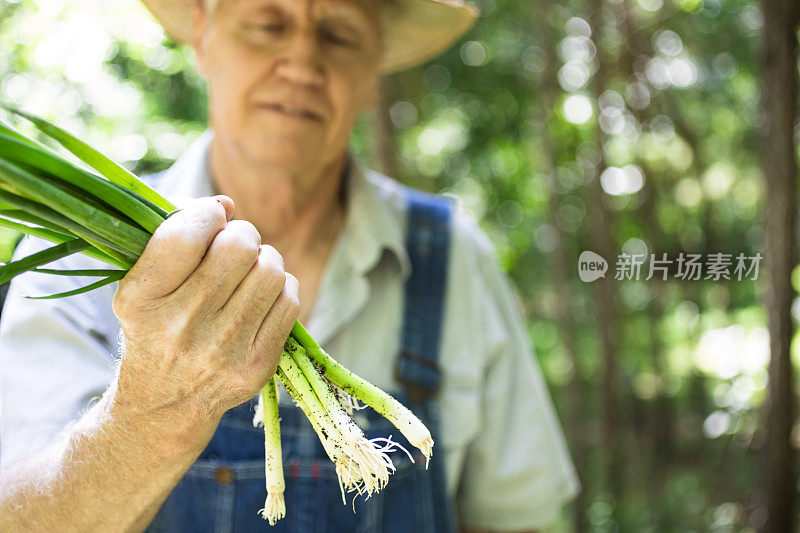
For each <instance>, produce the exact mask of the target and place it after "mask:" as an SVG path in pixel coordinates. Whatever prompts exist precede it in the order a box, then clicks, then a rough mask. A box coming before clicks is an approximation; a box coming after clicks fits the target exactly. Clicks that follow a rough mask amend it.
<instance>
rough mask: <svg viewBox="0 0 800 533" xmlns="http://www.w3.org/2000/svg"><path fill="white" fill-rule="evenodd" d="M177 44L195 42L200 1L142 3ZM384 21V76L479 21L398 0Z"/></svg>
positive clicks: (439, 2)
mask: <svg viewBox="0 0 800 533" xmlns="http://www.w3.org/2000/svg"><path fill="white" fill-rule="evenodd" d="M142 2H143V3H144V5H145V6H146V7H147V9H149V10H150V12H151V13H152V14H153V16H154V17H155V18H156V19H157V20H158V21H159V22H160V23H161V25H162V26H163V27H164V29H165V30H166V32H167V35H169V36H170V38H172V39H173V40H175V41H176V42H179V43H183V44H188V43H190V42H191V39H192V28H191V25H192V23H191V14H190V13H191V7H192V4H194V3H196V2H197V0H142ZM387 9H388V10H389V12H388V13H387V16H386V17H384V20H385V24H386V27H385V29H384V41H385V49H384V53H383V59H382V61H381V72H383V73H385V74H388V73H391V72H397V71H400V70H405V69H407V68H411V67H413V66H416V65H419V64H421V63H424V62H426V61H428V60H429V59H432V58H434V57H436V56H437V55H439V54H441V53H442V52H444V51H445V50H447V49H448V48H450V47H451V46H452V45H453V44H454V43H455V42H456V41H457V40H458V39H460V38H461V37H462V36H463V35H464V34H465V33H466V32H467V31H469V29H470V28H471V27H472V25H473V24H474V23H475V20H477V18H478V9H477V8H476V7H475V6H474V5H472V4H470V3H468V2H465V1H463V0H395V1H394V2H393V3H391V4H389V6H388V7H387Z"/></svg>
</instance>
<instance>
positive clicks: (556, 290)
mask: <svg viewBox="0 0 800 533" xmlns="http://www.w3.org/2000/svg"><path fill="white" fill-rule="evenodd" d="M479 5H480V7H481V10H482V13H483V16H482V19H481V21H480V23H479V24H478V26H477V27H476V28H475V29H474V30H473V31H471V33H469V35H468V36H467V37H466V38H465V39H464V40H462V42H460V43H459V44H458V46H456V47H454V48H453V49H452V50H451V51H449V52H448V53H447V54H446V55H444V56H442V57H440V58H438V59H437V60H436V61H434V62H432V63H430V64H428V65H425V66H423V67H420V68H416V69H414V70H410V71H407V72H404V73H401V74H398V75H394V76H391V77H389V78H387V79H386V80H385V91H384V95H385V96H384V101H383V102H382V103H381V105H380V106H379V107H378V108H376V110H375V112H374V113H371V114H369V115H366V116H364V117H363V118H362V120H361V121H360V122H359V124H358V126H357V128H356V131H355V132H354V135H353V141H352V144H353V149H354V151H355V152H356V153H358V154H360V155H361V156H362V157H364V158H365V159H367V160H368V161H370V162H371V164H373V165H374V166H375V167H377V168H379V169H382V170H384V171H386V172H387V173H389V174H391V175H393V176H396V177H398V178H399V179H402V180H403V181H405V182H407V183H410V184H412V185H414V186H417V187H420V188H423V189H427V190H431V191H438V192H443V193H447V194H451V195H453V196H455V197H457V198H458V200H459V204H460V206H461V208H462V209H464V210H465V211H467V212H468V213H470V214H471V215H473V216H474V217H475V218H476V219H478V220H480V221H481V224H482V226H483V227H484V229H485V230H486V231H487V232H488V233H489V234H490V236H491V238H492V240H493V241H494V243H495V244H496V245H497V249H498V254H499V256H500V259H501V261H502V264H503V265H504V267H505V268H506V269H507V270H508V272H509V274H510V276H511V277H512V278H513V280H514V281H515V283H516V286H517V288H518V290H519V294H520V298H521V301H522V304H523V307H524V310H525V313H526V317H527V320H528V326H529V331H530V336H531V339H532V342H533V344H534V346H535V349H536V353H537V357H538V359H539V362H540V365H541V367H542V369H543V371H544V374H545V376H546V379H547V381H548V383H549V386H550V390H551V392H552V394H553V396H554V398H555V401H556V404H557V407H558V411H559V414H560V417H561V420H562V423H563V425H564V427H565V430H566V432H567V435H568V440H569V442H570V447H571V450H572V453H573V456H574V458H575V462H576V465H577V467H578V469H579V472H580V476H581V479H582V483H583V486H584V491H583V493H582V494H581V496H580V497H579V498H578V500H576V501H575V502H574V503H573V504H572V505H571V506H570V508H569V509H566V510H565V513H564V517H563V520H562V522H561V524H560V525H559V526H557V527H556V528H555V529H556V530H558V531H562V530H563V531H570V530H591V531H641V532H646V531H658V532H662V531H682V532H683V531H751V530H755V529H756V528H758V527H759V526H761V525H762V524H763V522H764V520H765V519H766V510H765V507H764V499H765V494H764V492H763V491H762V490H761V489H759V486H760V478H759V475H760V474H759V472H760V466H761V464H760V454H761V453H762V450H763V446H764V431H763V424H762V419H761V408H762V403H763V400H764V397H765V387H766V382H767V379H766V378H767V373H766V364H767V361H768V358H769V346H768V333H767V330H766V327H765V322H766V319H765V313H764V310H763V308H762V305H761V303H760V302H759V297H760V294H761V291H762V290H763V283H764V282H763V276H760V279H759V280H758V282H753V281H736V280H720V281H711V280H699V281H687V280H679V279H675V277H674V275H671V276H670V277H669V278H668V279H667V280H658V279H655V278H654V279H651V280H648V281H645V280H644V277H645V276H644V275H643V276H642V278H641V279H639V280H638V281H637V280H618V281H615V280H609V282H607V283H602V282H597V283H595V284H586V283H582V282H581V281H580V280H579V278H578V276H577V269H576V266H575V265H576V264H577V258H578V256H579V254H580V252H581V251H583V250H595V251H601V252H603V251H604V252H605V256H606V258H607V259H609V262H610V263H611V271H610V273H609V274H610V276H609V277H613V270H614V262H615V261H614V258H615V257H616V256H617V255H618V254H619V253H621V252H627V253H653V254H657V255H659V256H660V255H661V254H663V253H666V254H668V257H669V258H671V259H674V258H676V257H677V256H678V254H679V253H681V252H684V253H689V252H692V253H702V254H709V253H717V252H722V253H730V254H734V256H735V255H736V254H738V253H740V252H741V253H745V254H746V255H748V256H752V255H755V254H756V253H758V252H759V251H762V250H763V245H764V229H763V206H762V202H763V176H762V175H761V171H760V169H759V163H758V152H757V148H758V133H757V132H758V127H759V126H760V125H761V123H762V121H763V114H762V111H761V108H760V105H759V98H760V88H759V70H758V69H759V65H758V36H759V30H760V29H761V27H762V24H763V17H762V14H761V11H760V10H759V5H758V4H757V3H756V2H751V1H749V0H604V1H599V0H598V1H594V0H564V1H561V2H558V3H549V2H520V1H514V0H481V1H480V2H479ZM0 98H2V99H3V100H5V101H8V102H12V103H15V104H17V105H19V106H21V107H23V108H25V109H28V110H31V111H33V112H35V113H37V114H40V115H43V116H45V117H46V118H48V119H51V120H53V121H55V122H56V123H58V124H60V125H62V126H63V127H65V128H67V129H68V130H70V131H71V132H73V133H75V134H77V135H78V136H79V137H81V138H83V139H85V140H87V141H88V142H90V143H91V144H93V145H94V146H95V147H97V148H99V149H101V150H102V151H104V152H105V153H108V154H109V155H111V156H112V157H113V158H115V159H116V160H118V161H120V162H123V163H124V164H125V165H126V166H128V167H129V168H131V169H133V170H134V171H136V172H137V173H149V172H153V171H157V170H160V169H163V168H166V167H167V166H168V165H169V164H170V163H171V162H172V161H173V160H174V159H175V158H176V157H177V156H179V155H180V154H181V152H182V151H183V150H184V149H185V148H186V147H187V146H188V144H190V143H191V141H192V140H194V139H195V138H196V137H197V136H198V135H199V134H200V132H202V131H203V129H204V127H205V115H206V108H205V100H204V99H205V89H204V83H203V80H202V78H201V76H200V75H199V74H198V72H197V70H196V69H195V67H194V64H193V54H192V52H191V50H188V49H186V48H182V47H179V46H176V45H175V44H174V43H172V42H171V41H169V40H168V39H167V38H166V37H165V36H164V34H163V32H162V30H161V29H160V27H159V26H158V25H157V24H155V23H154V22H153V21H152V19H151V18H150V16H149V15H148V14H147V13H146V11H145V10H144V9H143V8H142V7H141V6H140V5H139V4H138V3H137V2H136V1H134V0H115V1H114V2H96V1H84V0H40V1H32V0H20V1H9V0H0ZM17 239H18V236H17V235H15V234H13V233H10V232H4V233H2V234H0V245H1V246H2V250H0V254H2V256H3V258H2V259H3V260H7V258H8V257H9V256H10V253H11V251H12V250H13V246H14V244H15V243H16V242H17ZM609 252H610V253H609ZM646 267H647V265H645V271H644V272H646ZM673 274H674V272H673ZM797 277H798V284H800V275H799V276H797ZM795 310H796V312H795V313H794V314H795V316H796V317H797V316H798V315H800V304H798V305H795ZM795 435H796V437H795V440H796V441H798V442H800V432H795Z"/></svg>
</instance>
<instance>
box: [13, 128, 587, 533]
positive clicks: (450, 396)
mask: <svg viewBox="0 0 800 533" xmlns="http://www.w3.org/2000/svg"><path fill="white" fill-rule="evenodd" d="M211 138H212V134H211V133H210V132H206V133H205V134H204V135H202V136H201V137H200V138H199V139H198V140H197V141H196V142H195V143H194V144H193V145H192V146H190V148H189V149H188V150H187V151H186V153H185V154H184V155H183V156H182V157H181V158H180V159H179V160H178V161H177V162H176V163H175V164H174V165H173V166H172V167H171V168H170V169H169V170H168V171H167V172H166V174H165V175H164V176H163V177H162V179H161V180H160V183H159V184H158V186H157V189H158V190H159V192H161V193H162V194H163V195H164V196H166V197H167V198H170V199H171V200H173V201H174V202H175V203H178V204H180V203H181V202H182V201H185V199H186V198H197V197H201V196H209V195H213V194H214V193H215V191H214V189H213V186H212V183H211V180H210V179H209V172H208V166H207V151H208V145H209V142H210V140H211ZM347 179H348V180H349V181H348V187H347V214H346V221H345V226H344V228H343V231H342V233H341V235H340V237H339V240H338V241H337V243H336V245H335V247H334V249H333V252H332V255H331V258H330V259H329V261H328V264H327V265H326V267H325V271H324V274H323V278H322V281H321V287H320V289H319V294H318V298H317V301H316V303H315V307H314V309H313V311H312V315H311V318H310V320H309V323H308V324H307V327H308V329H309V330H310V332H311V333H312V334H313V335H314V336H315V337H316V338H317V340H319V342H320V343H321V344H322V345H323V346H325V348H326V349H327V350H328V351H329V352H330V353H331V354H333V355H334V356H335V357H336V358H337V359H339V361H341V362H342V363H343V364H344V365H345V366H347V367H348V368H350V369H352V370H353V371H355V372H356V373H358V374H360V375H361V376H363V377H364V378H366V379H367V380H369V381H371V382H372V383H374V384H376V385H377V386H379V387H381V388H384V389H393V388H397V385H396V384H395V383H394V380H393V369H394V365H393V362H394V358H395V357H396V354H397V351H398V348H399V343H400V328H401V322H402V295H403V282H404V280H405V279H406V277H407V276H408V274H409V271H410V265H409V260H408V257H407V256H406V251H405V246H404V235H405V224H406V220H405V202H404V197H403V194H402V192H401V189H400V187H399V185H398V184H397V182H396V181H394V180H392V179H390V178H388V177H386V176H383V175H381V174H379V173H377V172H373V171H370V170H368V169H365V168H364V167H363V166H362V165H361V164H360V163H359V162H357V161H355V164H354V165H353V166H352V169H351V172H350V173H349V174H348V176H347ZM451 241H452V249H451V253H450V264H449V280H448V287H447V295H446V299H445V309H444V319H443V324H444V325H443V330H442V340H441V349H442V356H441V365H442V369H443V382H442V390H441V395H440V396H439V398H438V402H439V410H440V418H441V424H442V437H441V439H440V440H441V442H437V443H436V449H438V452H436V453H441V454H443V455H444V457H445V461H446V463H445V467H446V473H447V490H448V493H449V494H450V495H451V496H453V497H454V498H455V500H456V504H457V506H458V509H459V515H460V517H461V521H462V524H463V525H464V526H472V527H485V528H491V529H495V530H498V531H502V530H515V529H516V530H518V529H527V528H539V527H543V526H545V525H547V524H548V523H550V522H551V521H552V520H553V519H554V518H556V516H557V515H558V513H559V511H560V508H561V506H562V505H563V504H564V503H565V502H566V501H568V500H569V499H571V498H572V497H573V496H574V495H575V494H576V493H577V492H578V490H579V483H578V480H577V476H576V474H575V470H574V467H573V464H572V461H571V459H570V456H569V451H568V450H567V446H566V443H565V439H564V436H563V433H562V430H561V428H560V426H559V423H558V420H557V418H556V415H555V411H554V409H553V405H552V402H551V399H550V396H549V394H548V391H547V387H546V385H545V383H544V380H543V379H542V375H541V372H540V370H539V366H538V364H537V362H536V359H535V357H534V354H533V352H532V349H531V346H530V339H529V337H528V335H527V333H526V328H525V324H524V320H523V318H522V314H521V312H520V306H519V303H518V301H517V299H516V297H515V294H514V292H513V290H512V288H511V285H510V283H509V280H508V279H507V277H506V276H505V274H504V273H503V272H502V271H501V269H500V268H499V267H498V265H497V262H496V259H495V252H494V248H493V247H492V245H491V243H490V242H489V241H488V239H487V237H486V236H485V234H484V233H483V232H482V231H481V230H480V229H479V227H478V226H477V224H476V223H475V222H474V221H473V220H471V219H470V218H469V217H467V216H466V215H464V214H463V213H461V212H457V213H456V215H455V218H454V221H453V237H452V239H451ZM46 246H48V244H46V243H43V242H42V241H40V240H38V239H32V238H26V239H25V240H24V241H23V242H22V243H21V245H20V247H19V248H18V250H17V253H16V254H15V256H16V257H20V256H24V255H28V254H30V253H32V252H33V251H36V250H39V249H41V248H44V247H46ZM98 266H100V264H99V263H98V262H97V261H95V260H93V259H91V258H88V257H86V256H84V255H82V254H76V255H74V256H71V257H68V258H65V259H63V260H60V261H58V262H56V263H53V266H52V267H51V268H65V269H78V268H92V267H94V268H97V267H98ZM89 282H91V279H89V278H84V279H75V278H69V277H62V276H49V275H44V274H36V273H26V274H23V275H21V276H18V277H17V278H16V279H15V280H14V281H13V283H12V285H11V289H10V291H9V294H8V298H7V300H6V306H5V308H4V311H3V317H2V320H1V321H0V393H1V394H2V396H0V399H1V401H0V467H3V466H5V465H6V464H8V463H9V462H11V461H13V460H15V459H17V458H20V457H22V456H24V455H25V454H27V453H30V452H32V451H35V450H37V449H40V448H41V447H42V446H44V445H46V444H47V442H48V441H49V440H50V439H52V438H53V436H54V435H55V434H56V433H57V432H59V431H60V430H62V429H63V428H65V426H67V425H68V424H69V423H70V422H71V421H74V420H76V419H77V418H79V417H80V416H81V415H82V413H84V412H85V411H86V410H87V408H88V406H89V405H90V404H91V403H92V402H93V401H94V400H96V399H97V398H99V396H100V395H101V394H102V393H103V392H104V391H105V389H106V388H107V387H108V385H109V384H110V383H111V381H112V380H113V378H114V366H115V363H116V360H117V358H118V351H119V335H120V325H119V322H118V320H117V319H116V317H115V316H114V313H113V311H112V305H111V304H112V299H113V296H114V292H115V291H116V284H112V285H108V286H106V287H103V288H100V289H97V290H95V291H92V292H89V293H85V294H82V295H78V296H73V297H70V298H65V299H57V300H29V299H24V298H22V296H23V295H42V294H52V293H56V292H63V291H66V290H70V289H73V288H77V287H79V286H82V285H86V284H88V283H89ZM284 397H285V396H284ZM356 421H358V419H357V418H356Z"/></svg>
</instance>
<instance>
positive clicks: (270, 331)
mask: <svg viewBox="0 0 800 533" xmlns="http://www.w3.org/2000/svg"><path fill="white" fill-rule="evenodd" d="M299 315H300V284H299V283H298V282H297V278H295V277H294V276H292V275H291V274H289V273H288V272H287V273H286V283H285V284H284V285H283V290H282V291H281V294H280V295H279V296H278V299H277V300H275V303H274V304H273V305H272V307H271V308H270V310H269V313H267V316H266V317H265V318H264V320H263V322H262V323H261V327H260V328H259V330H258V333H257V334H256V337H255V340H254V341H253V353H254V355H255V358H256V360H257V362H258V363H259V364H261V365H263V367H265V368H273V369H274V365H275V364H277V361H278V358H279V357H280V354H281V351H282V350H283V344H284V343H285V342H286V339H287V338H288V337H289V333H291V331H292V326H293V325H294V323H295V321H296V320H297V317H298V316H299Z"/></svg>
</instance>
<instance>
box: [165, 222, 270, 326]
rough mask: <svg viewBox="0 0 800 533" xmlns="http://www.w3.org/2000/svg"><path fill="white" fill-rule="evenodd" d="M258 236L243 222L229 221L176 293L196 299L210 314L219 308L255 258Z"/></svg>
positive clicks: (252, 227)
mask: <svg viewBox="0 0 800 533" xmlns="http://www.w3.org/2000/svg"><path fill="white" fill-rule="evenodd" d="M260 245H261V234H260V233H258V230H257V229H256V227H255V226H253V224H251V223H250V222H247V221H246V220H231V221H230V222H228V224H227V226H225V229H223V230H222V231H220V232H219V233H218V234H217V236H216V237H214V240H213V242H212V243H211V245H210V246H209V247H208V251H207V252H206V255H205V257H204V258H203V260H202V262H201V263H200V265H199V266H198V267H197V268H196V269H195V271H194V272H193V273H192V274H191V276H189V278H188V279H187V280H186V282H185V283H184V284H183V286H181V288H180V290H179V292H182V293H185V294H190V295H194V296H196V297H197V298H198V299H199V300H200V301H202V303H203V305H207V306H208V307H209V308H210V309H213V310H214V311H216V310H218V309H219V308H221V307H222V306H223V305H224V304H225V302H227V301H228V299H229V298H230V297H231V295H232V294H233V292H234V291H235V290H236V287H237V286H238V285H239V284H240V283H241V282H242V280H243V279H244V278H245V277H246V276H247V273H248V272H249V271H250V270H251V269H252V268H253V266H254V265H255V263H256V261H257V259H258V256H259V247H260Z"/></svg>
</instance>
